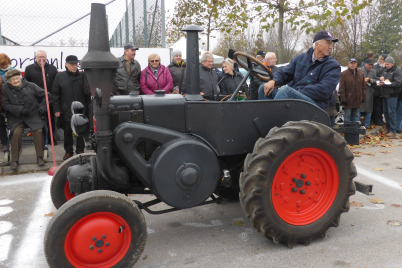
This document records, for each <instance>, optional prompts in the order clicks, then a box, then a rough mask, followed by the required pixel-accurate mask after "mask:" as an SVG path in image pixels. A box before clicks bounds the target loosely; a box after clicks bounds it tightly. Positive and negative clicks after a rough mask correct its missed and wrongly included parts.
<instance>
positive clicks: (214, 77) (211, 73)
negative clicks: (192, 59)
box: [200, 64, 218, 99]
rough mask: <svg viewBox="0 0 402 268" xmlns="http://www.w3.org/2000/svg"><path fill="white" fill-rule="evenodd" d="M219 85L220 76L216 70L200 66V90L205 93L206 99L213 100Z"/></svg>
mask: <svg viewBox="0 0 402 268" xmlns="http://www.w3.org/2000/svg"><path fill="white" fill-rule="evenodd" d="M217 84H218V74H217V73H216V71H215V69H214V68H212V69H208V68H207V67H204V66H203V65H202V64H200V90H201V92H204V98H206V99H213V97H214V95H215V93H216V85H217Z"/></svg>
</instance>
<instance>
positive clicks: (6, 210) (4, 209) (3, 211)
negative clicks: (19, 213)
mask: <svg viewBox="0 0 402 268" xmlns="http://www.w3.org/2000/svg"><path fill="white" fill-rule="evenodd" d="M12 211H13V209H12V208H10V207H0V217H1V216H4V215H6V214H8V213H10V212H12Z"/></svg>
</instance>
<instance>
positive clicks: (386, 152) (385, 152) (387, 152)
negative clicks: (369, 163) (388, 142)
mask: <svg viewBox="0 0 402 268" xmlns="http://www.w3.org/2000/svg"><path fill="white" fill-rule="evenodd" d="M392 152H393V151H380V153H382V154H389V153H392Z"/></svg>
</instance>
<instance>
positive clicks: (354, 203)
mask: <svg viewBox="0 0 402 268" xmlns="http://www.w3.org/2000/svg"><path fill="white" fill-rule="evenodd" d="M350 206H351V207H355V208H360V207H362V206H363V203H360V202H355V201H352V202H350Z"/></svg>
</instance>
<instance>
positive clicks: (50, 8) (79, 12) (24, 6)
mask: <svg viewBox="0 0 402 268" xmlns="http://www.w3.org/2000/svg"><path fill="white" fill-rule="evenodd" d="M134 1H135V2H134V3H135V7H136V9H137V10H136V16H137V17H139V16H138V15H137V14H140V15H141V16H142V15H143V3H144V0H134ZM108 2H110V0H96V1H95V0H14V1H5V0H0V19H1V33H2V35H3V36H5V37H7V38H9V39H11V40H13V41H15V42H17V43H21V44H24V45H30V44H32V43H34V42H35V41H38V40H39V39H41V38H43V37H45V36H46V35H48V34H50V33H52V32H54V31H56V30H58V29H60V28H61V27H63V26H65V25H67V24H69V23H71V22H73V21H74V20H76V19H78V18H80V17H82V16H84V15H85V14H88V13H89V12H90V9H91V3H103V4H106V3H108ZM130 2H131V0H128V3H129V4H130ZM147 3H148V4H147V5H148V6H150V5H154V3H155V0H147ZM175 3H176V0H165V9H166V12H172V11H173V9H174V5H175ZM158 5H160V0H159V4H158ZM125 9H126V0H115V1H114V2H112V3H111V4H109V5H108V6H107V7H106V13H107V16H108V21H109V35H112V33H113V31H114V29H115V28H116V27H117V25H118V23H119V22H120V20H121V19H122V18H123V15H124V12H125ZM168 15H169V14H166V18H167V17H168ZM88 32H89V16H88V17H87V18H85V19H83V20H81V21H80V22H77V23H75V24H74V25H72V26H70V27H68V28H66V29H64V30H63V31H62V32H60V33H58V34H55V35H54V36H53V37H50V38H48V39H46V40H45V41H43V42H44V43H50V42H54V43H58V42H59V40H60V39H63V40H65V41H66V40H67V39H68V38H70V37H73V38H74V39H76V40H77V41H78V42H83V41H86V40H87V39H88ZM42 44H43V43H42Z"/></svg>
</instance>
